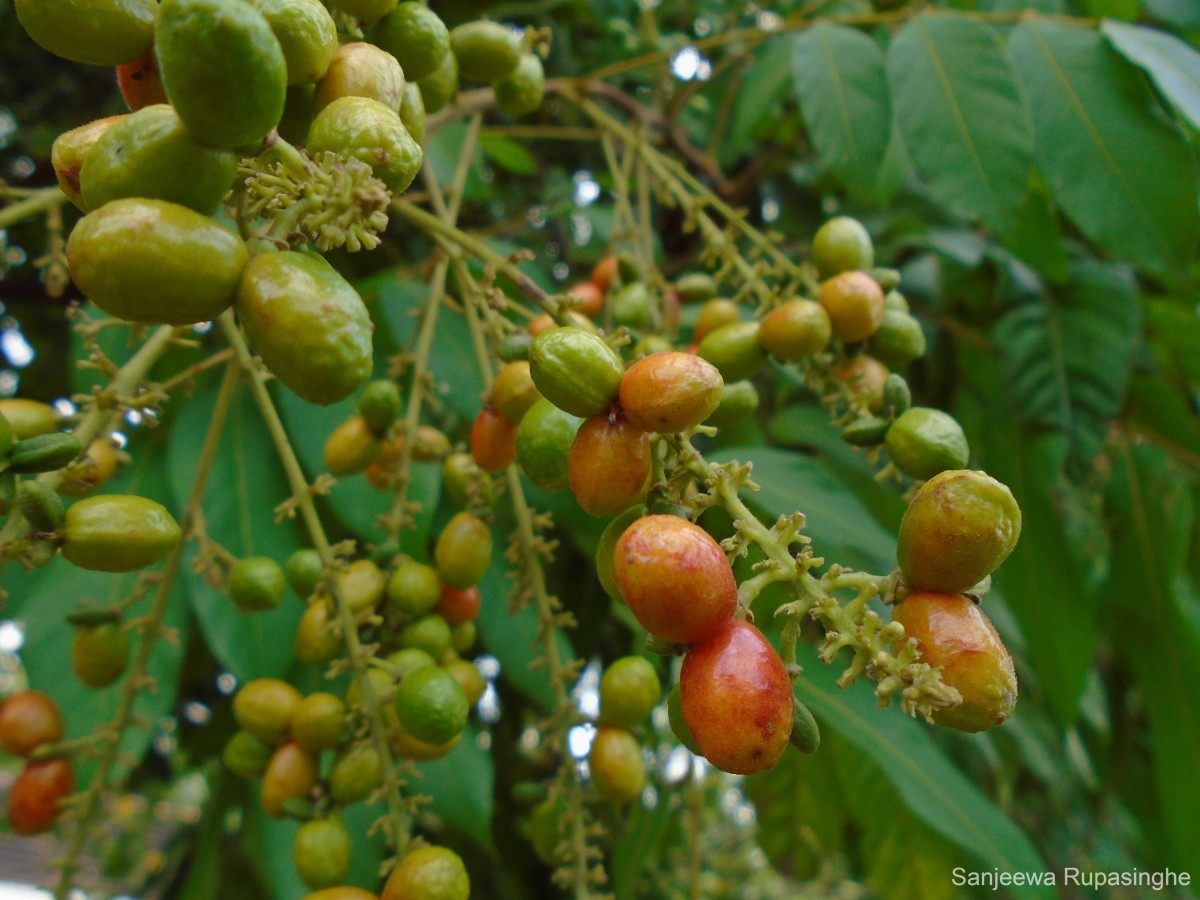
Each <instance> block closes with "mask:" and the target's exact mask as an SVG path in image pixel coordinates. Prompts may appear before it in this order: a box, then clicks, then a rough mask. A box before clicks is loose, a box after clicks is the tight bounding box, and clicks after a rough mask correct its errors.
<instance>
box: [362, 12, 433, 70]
mask: <svg viewBox="0 0 1200 900" xmlns="http://www.w3.org/2000/svg"><path fill="white" fill-rule="evenodd" d="M367 39H368V40H369V41H370V42H371V43H372V44H374V45H375V46H377V47H380V48H382V49H384V50H386V51H387V52H388V53H390V54H392V56H394V57H396V61H397V62H399V63H400V67H401V68H402V69H404V77H405V78H407V79H408V80H409V81H418V80H419V79H422V78H424V77H425V76H427V75H431V74H433V73H434V72H436V71H437V68H438V66H440V65H441V64H442V61H443V60H444V59H445V58H446V56H447V55H448V54H449V53H450V32H449V31H448V30H447V28H446V24H445V23H444V22H443V21H442V20H441V19H440V18H439V17H438V14H437V13H435V12H434V11H433V10H431V9H430V8H429V7H427V6H424V5H422V4H420V3H416V2H406V3H401V4H399V5H398V6H397V7H396V8H395V9H393V10H392V11H391V12H390V13H388V14H387V15H386V16H384V17H383V18H382V19H380V20H379V21H378V22H376V23H375V24H374V25H373V26H372V27H371V30H370V31H369V32H368V33H367Z"/></svg>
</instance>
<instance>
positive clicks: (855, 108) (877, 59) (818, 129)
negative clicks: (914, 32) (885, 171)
mask: <svg viewBox="0 0 1200 900" xmlns="http://www.w3.org/2000/svg"><path fill="white" fill-rule="evenodd" d="M792 80H793V84H794V85H795V90H796V97H797V99H798V100H799V102H800V109H801V112H802V113H803V114H804V120H805V123H806V125H807V126H808V133H809V137H810V138H811V139H812V142H813V145H814V146H815V147H816V150H817V155H818V156H819V157H820V159H821V163H822V165H823V166H824V167H825V168H826V169H828V170H829V171H831V172H833V173H834V175H836V176H837V178H838V179H839V180H840V181H841V182H842V184H844V185H845V186H846V188H847V189H848V190H849V191H850V192H851V193H853V194H854V195H855V196H858V197H861V198H864V199H870V198H871V197H872V196H873V195H874V192H875V189H876V186H877V185H878V183H879V173H880V171H881V169H882V167H883V161H884V157H885V156H886V154H887V150H888V137H889V134H890V131H891V104H890V102H889V99H888V86H887V74H886V72H885V71H884V66H883V51H882V50H880V49H879V46H878V45H877V44H876V43H875V42H874V41H872V40H871V39H870V38H869V37H868V36H867V35H865V34H863V33H862V32H861V31H858V30H856V29H853V28H846V27H845V26H842V25H830V24H828V23H819V24H817V25H814V26H813V27H811V28H809V29H807V30H805V31H804V32H802V33H801V34H800V35H799V36H798V37H797V38H796V40H795V42H794V44H793V45H792Z"/></svg>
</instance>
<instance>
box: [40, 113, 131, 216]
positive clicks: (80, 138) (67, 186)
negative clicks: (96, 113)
mask: <svg viewBox="0 0 1200 900" xmlns="http://www.w3.org/2000/svg"><path fill="white" fill-rule="evenodd" d="M124 119H125V116H123V115H122V116H108V117H107V118H104V119H96V120H95V121H94V122H88V123H87V124H86V125H80V126H79V127H78V128H72V129H71V130H70V131H64V132H63V133H62V134H60V135H59V136H58V137H57V138H55V139H54V143H53V144H51V146H50V165H51V166H53V167H54V177H55V178H56V179H57V180H58V187H59V189H60V190H61V191H62V192H63V193H64V194H66V195H67V199H69V200H70V201H71V202H72V203H74V204H75V206H76V207H78V208H79V209H80V210H81V211H82V212H87V211H88V207H87V204H86V203H84V202H83V193H82V192H81V191H80V189H79V175H80V172H82V171H83V164H84V162H85V161H86V160H87V157H88V154H89V153H91V151H92V148H93V147H94V146H96V142H97V141H99V140H100V138H102V137H103V136H104V135H105V134H106V133H107V132H108V130H109V129H111V128H113V127H114V126H116V125H117V123H118V122H121V121H124Z"/></svg>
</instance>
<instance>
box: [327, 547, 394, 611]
mask: <svg viewBox="0 0 1200 900" xmlns="http://www.w3.org/2000/svg"><path fill="white" fill-rule="evenodd" d="M337 585H338V594H339V596H340V597H341V599H342V602H343V603H345V604H346V605H347V606H349V607H350V611H351V612H353V613H361V612H366V611H367V610H368V609H375V608H377V607H378V606H379V601H381V600H382V599H383V592H384V590H385V589H386V588H387V576H386V575H384V574H383V570H382V569H380V568H379V566H377V565H375V563H374V562H372V561H371V560H369V559H356V560H355V561H354V562H352V563H350V565H349V567H348V568H347V569H346V571H345V572H341V573H339V574H338V576H337Z"/></svg>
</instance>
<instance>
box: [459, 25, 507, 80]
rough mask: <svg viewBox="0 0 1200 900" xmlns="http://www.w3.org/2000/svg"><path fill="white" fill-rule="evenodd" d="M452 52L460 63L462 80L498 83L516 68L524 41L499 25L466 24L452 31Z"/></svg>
mask: <svg viewBox="0 0 1200 900" xmlns="http://www.w3.org/2000/svg"><path fill="white" fill-rule="evenodd" d="M450 52H451V53H453V54H454V57H455V59H457V60H458V71H459V72H460V73H461V74H462V77H463V78H467V79H469V80H471V81H495V80H496V79H498V78H503V77H504V76H506V75H508V74H510V73H511V72H512V71H513V69H515V68H516V67H517V63H518V62H519V61H520V58H521V39H520V37H518V36H517V34H516V32H514V31H512V30H511V29H509V28H506V27H505V26H503V25H501V24H499V23H498V22H488V21H480V20H477V21H474V22H466V23H464V24H462V25H459V26H457V27H455V28H454V29H452V30H451V32H450Z"/></svg>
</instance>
